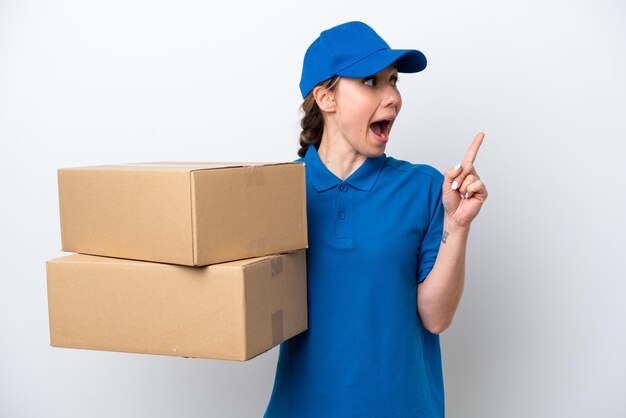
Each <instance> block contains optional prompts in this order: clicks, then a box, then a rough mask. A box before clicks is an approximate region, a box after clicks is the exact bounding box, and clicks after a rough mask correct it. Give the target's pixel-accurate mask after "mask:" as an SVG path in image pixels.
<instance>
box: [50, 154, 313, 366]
mask: <svg viewBox="0 0 626 418" xmlns="http://www.w3.org/2000/svg"><path fill="white" fill-rule="evenodd" d="M58 181H59V204H60V215H61V237H62V250H63V251H70V252H75V253H79V254H73V255H69V256H66V257H61V258H57V259H54V260H49V261H48V262H47V265H46V269H47V276H48V307H49V316H50V339H51V344H52V345H53V346H56V347H71V348H87V349H100V350H111V351H126V352H136V353H148V354H166V355H178V356H185V357H203V358H219V359H230V360H248V359H250V358H252V357H255V356H257V355H258V354H261V353H263V352H265V351H267V350H269V349H270V348H272V347H274V346H276V345H277V344H279V343H280V342H282V341H284V340H286V339H288V338H291V337H292V336H294V335H296V334H298V333H300V332H302V331H304V330H306V329H307V309H306V308H307V304H306V261H305V253H304V248H306V246H307V224H306V190H305V180H304V164H302V163H279V164H250V163H143V164H124V165H110V166H95V167H78V168H65V169H59V170H58Z"/></svg>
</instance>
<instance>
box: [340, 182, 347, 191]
mask: <svg viewBox="0 0 626 418" xmlns="http://www.w3.org/2000/svg"><path fill="white" fill-rule="evenodd" d="M339 191H340V192H343V193H345V192H347V191H348V186H346V185H345V184H342V185H341V186H339Z"/></svg>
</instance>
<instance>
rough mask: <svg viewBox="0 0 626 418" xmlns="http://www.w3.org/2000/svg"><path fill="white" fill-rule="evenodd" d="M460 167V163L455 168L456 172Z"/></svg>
mask: <svg viewBox="0 0 626 418" xmlns="http://www.w3.org/2000/svg"><path fill="white" fill-rule="evenodd" d="M459 167H461V163H458V164H457V165H456V166H455V167H454V171H456V170H458V169H459Z"/></svg>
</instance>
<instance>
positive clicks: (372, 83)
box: [363, 78, 376, 87]
mask: <svg viewBox="0 0 626 418" xmlns="http://www.w3.org/2000/svg"><path fill="white" fill-rule="evenodd" d="M363 84H365V85H366V86H370V87H374V86H375V85H376V79H375V78H366V79H365V80H363Z"/></svg>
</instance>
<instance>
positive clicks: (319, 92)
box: [313, 86, 336, 113]
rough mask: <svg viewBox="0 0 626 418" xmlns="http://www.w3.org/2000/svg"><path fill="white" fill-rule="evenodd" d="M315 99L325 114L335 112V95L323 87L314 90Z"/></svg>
mask: <svg viewBox="0 0 626 418" xmlns="http://www.w3.org/2000/svg"><path fill="white" fill-rule="evenodd" d="M313 97H314V98H315V103H317V106H318V107H319V108H320V109H321V110H323V111H324V112H330V113H332V112H334V111H335V110H336V108H335V93H334V92H332V91H331V90H328V89H327V88H324V87H322V86H317V87H315V88H314V89H313Z"/></svg>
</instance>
